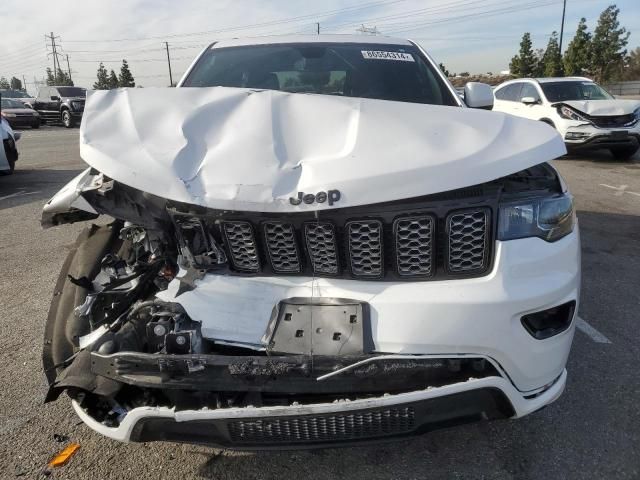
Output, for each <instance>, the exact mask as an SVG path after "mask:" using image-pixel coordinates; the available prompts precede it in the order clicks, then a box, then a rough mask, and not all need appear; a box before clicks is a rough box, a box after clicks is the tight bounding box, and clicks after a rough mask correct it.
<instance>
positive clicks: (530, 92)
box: [518, 82, 544, 120]
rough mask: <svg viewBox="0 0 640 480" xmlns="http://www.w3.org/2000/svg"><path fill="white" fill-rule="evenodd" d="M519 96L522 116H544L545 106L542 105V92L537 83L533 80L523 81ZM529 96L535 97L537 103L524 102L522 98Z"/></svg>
mask: <svg viewBox="0 0 640 480" xmlns="http://www.w3.org/2000/svg"><path fill="white" fill-rule="evenodd" d="M519 96H520V106H519V107H518V110H519V112H520V116H521V117H525V118H530V119H531V120H540V119H541V118H542V117H544V114H543V109H544V107H543V106H542V100H541V96H540V92H539V91H538V88H537V87H536V85H534V84H533V83H531V82H523V84H522V88H521V89H520V94H519ZM527 97H530V98H533V99H534V100H535V101H536V103H529V104H526V103H523V102H522V99H523V98H527Z"/></svg>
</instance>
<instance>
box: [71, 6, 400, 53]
mask: <svg viewBox="0 0 640 480" xmlns="http://www.w3.org/2000/svg"><path fill="white" fill-rule="evenodd" d="M406 1H407V0H386V1H377V2H369V3H365V4H361V5H354V6H351V7H344V8H339V9H335V10H327V11H324V12H316V13H310V14H306V15H300V16H297V17H289V18H284V19H280V20H271V21H268V22H259V23H253V24H247V25H239V26H235V27H227V28H220V29H217V30H206V31H201V32H191V33H177V34H172V35H163V36H150V37H137V38H115V39H90V40H65V42H67V43H101V42H105V43H106V42H139V41H143V40H158V39H159V40H164V39H167V38H179V37H191V36H198V35H210V34H214V33H224V32H231V31H236V30H246V29H249V28H259V27H265V26H272V25H281V24H286V23H296V22H300V21H302V20H308V19H310V18H314V17H326V16H330V15H337V14H340V13H346V12H349V13H351V12H353V11H358V10H363V9H368V8H372V7H378V6H385V5H392V4H397V3H401V2H406Z"/></svg>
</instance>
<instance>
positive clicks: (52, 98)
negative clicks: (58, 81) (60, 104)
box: [51, 95, 60, 102]
mask: <svg viewBox="0 0 640 480" xmlns="http://www.w3.org/2000/svg"><path fill="white" fill-rule="evenodd" d="M58 100H60V97H59V96H57V95H51V101H52V102H57V101H58Z"/></svg>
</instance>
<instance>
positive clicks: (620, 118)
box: [589, 113, 637, 128]
mask: <svg viewBox="0 0 640 480" xmlns="http://www.w3.org/2000/svg"><path fill="white" fill-rule="evenodd" d="M589 119H590V120H591V121H592V122H593V123H594V125H595V126H596V127H600V128H616V127H630V126H632V125H634V124H635V123H636V121H637V120H636V116H635V115H634V114H633V113H631V114H629V115H612V116H608V117H604V116H598V117H589Z"/></svg>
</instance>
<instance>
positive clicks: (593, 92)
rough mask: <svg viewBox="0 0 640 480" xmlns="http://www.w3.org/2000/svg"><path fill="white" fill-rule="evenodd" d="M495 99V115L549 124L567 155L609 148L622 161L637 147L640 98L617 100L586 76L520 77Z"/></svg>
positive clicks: (504, 86)
mask: <svg viewBox="0 0 640 480" xmlns="http://www.w3.org/2000/svg"><path fill="white" fill-rule="evenodd" d="M494 95H495V105H494V108H493V110H494V111H498V112H505V113H510V114H512V115H517V116H518V117H524V118H530V119H532V120H540V121H542V122H545V123H548V124H549V125H551V126H552V127H555V128H556V129H557V130H558V131H559V132H560V134H561V135H562V138H563V139H564V142H565V145H566V146H567V151H569V153H571V152H573V151H575V150H577V149H583V148H584V149H587V148H588V149H608V150H610V151H611V153H612V154H613V156H614V157H615V158H616V159H618V160H626V159H629V158H631V157H632V156H633V155H634V154H635V153H636V152H637V151H638V148H639V147H640V122H639V120H640V100H619V99H616V98H614V97H613V96H612V95H611V94H609V93H608V92H607V91H606V90H604V89H603V88H602V87H601V86H599V85H598V84H596V83H594V82H593V81H591V80H589V79H588V78H582V77H566V78H519V79H517V80H510V81H508V82H504V83H503V84H501V85H500V86H498V87H497V88H496V89H495V91H494Z"/></svg>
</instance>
